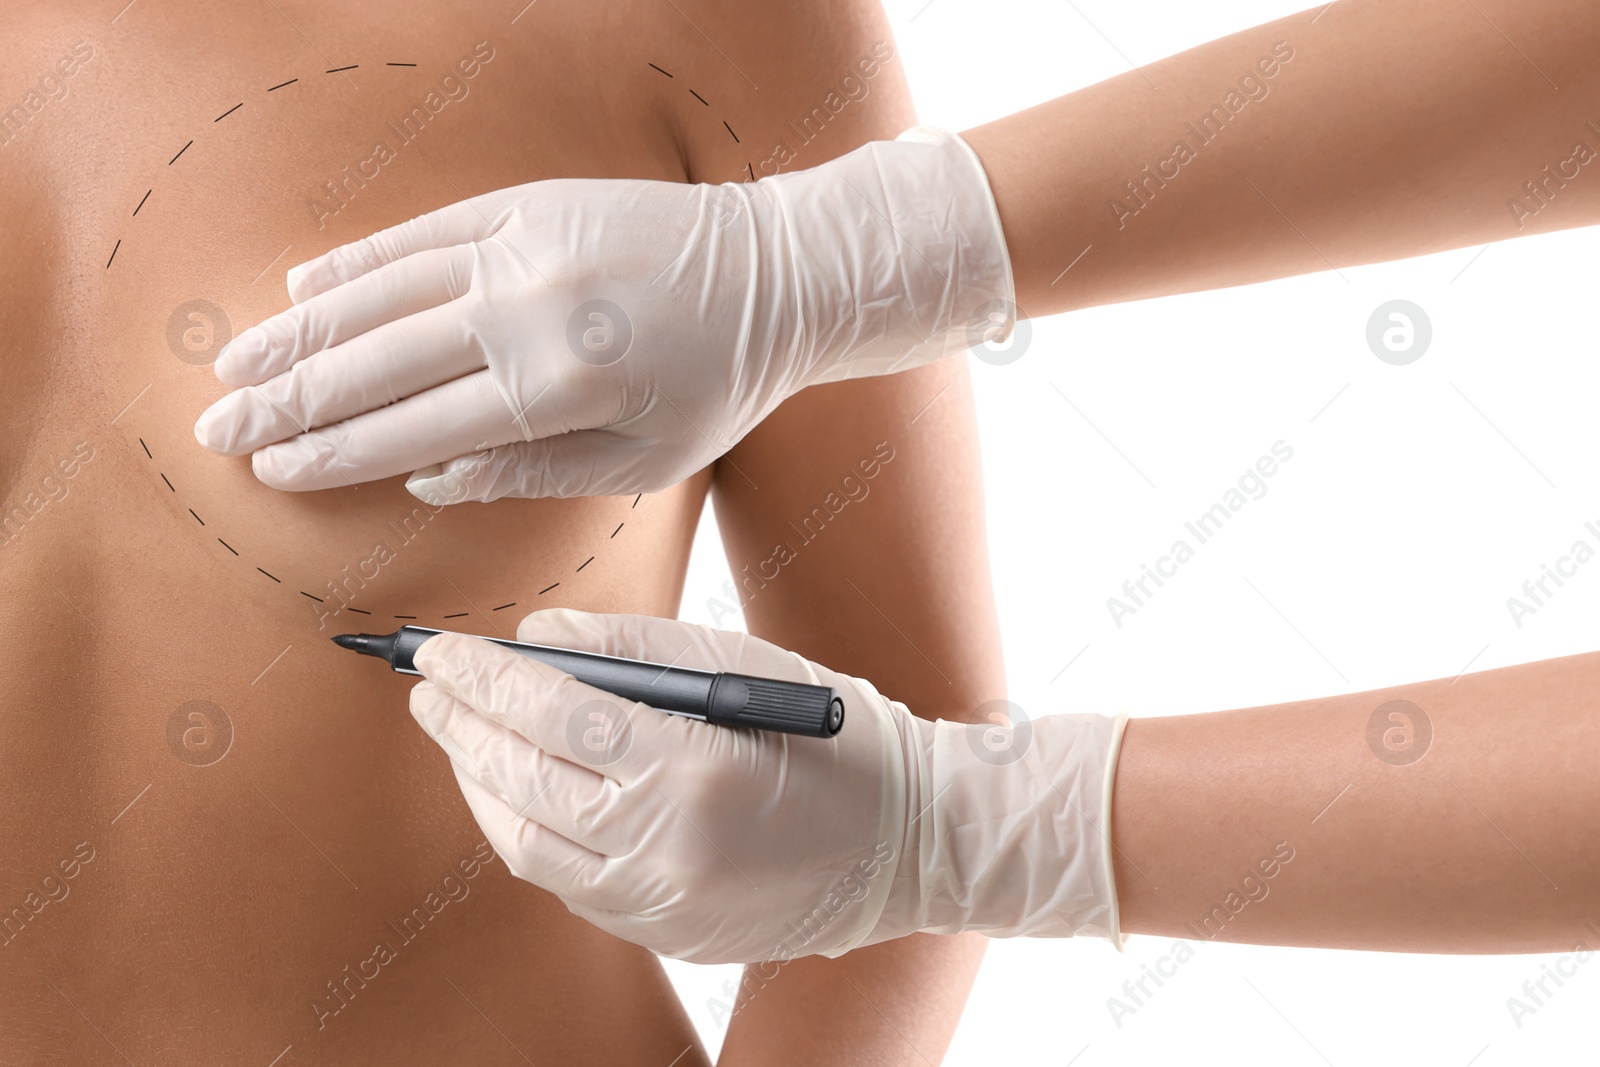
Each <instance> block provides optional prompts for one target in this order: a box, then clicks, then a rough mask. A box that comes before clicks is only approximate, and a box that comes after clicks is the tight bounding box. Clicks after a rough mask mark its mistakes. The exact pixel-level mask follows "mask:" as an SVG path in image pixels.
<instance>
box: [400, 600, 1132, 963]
mask: <svg viewBox="0 0 1600 1067" xmlns="http://www.w3.org/2000/svg"><path fill="white" fill-rule="evenodd" d="M518 639H519V640H522V641H529V642H534V643H538V644H548V645H558V646H565V647H568V648H575V649H579V650H583V651H591V652H600V653H604V654H607V655H613V656H627V657H630V658H637V659H648V660H654V661H657V662H663V663H666V662H670V663H673V664H675V665H677V666H683V667H694V668H699V669H701V670H714V671H715V670H721V671H733V672H737V673H742V674H749V675H763V676H767V677H774V678H781V679H787V680H791V681H800V682H809V683H812V684H818V685H825V686H832V687H833V688H834V689H836V690H837V691H838V692H839V694H840V695H841V697H843V700H844V704H845V722H844V728H843V729H842V730H841V731H840V733H839V734H838V736H836V737H834V738H831V739H827V740H823V739H820V738H814V737H797V736H793V735H788V734H778V733H772V732H767V731H757V730H745V729H737V728H730V727H723V726H712V725H708V724H706V723H703V722H698V721H695V720H693V719H687V718H682V717H679V716H673V715H667V714H664V713H662V712H658V711H656V710H654V709H652V708H648V707H646V706H644V705H642V704H635V703H632V702H630V701H627V700H624V699H622V698H620V697H615V696H611V695H610V694H607V693H604V692H602V691H600V690H597V689H592V688H590V687H588V686H586V685H583V684H582V683H579V682H577V681H576V680H574V679H573V678H571V677H570V676H568V675H563V674H561V673H560V672H558V671H556V670H554V669H553V668H550V667H547V666H545V665H543V664H541V663H538V662H535V661H533V660H530V659H527V658H525V657H523V656H519V655H517V654H515V653H513V652H510V651H507V650H505V649H502V648H500V647H498V646H496V645H493V644H491V643H489V642H486V641H482V640H479V639H477V638H472V637H465V636H462V635H457V634H444V635H440V636H437V637H433V638H430V639H429V640H428V641H427V642H426V643H425V644H424V645H423V646H422V648H421V649H420V650H419V651H418V653H417V656H416V666H417V668H418V669H419V670H421V671H422V672H423V673H424V674H425V675H426V676H427V678H428V681H425V682H422V683H419V684H418V685H417V686H416V688H415V689H413V691H412V698H411V710H412V714H413V715H414V716H415V717H416V719H417V721H418V722H420V723H421V724H422V726H423V727H424V729H426V730H427V731H428V733H429V734H430V735H432V736H433V738H434V739H435V740H436V741H438V742H439V744H440V745H441V746H442V747H443V748H444V750H445V752H447V753H448V754H449V756H450V760H451V762H452V764H453V765H454V768H455V773H456V779H457V781H458V782H459V783H460V785H461V789H462V792H463V793H464V794H465V796H466V800H467V803H468V805H469V806H470V807H471V809H472V812H473V814H474V815H475V816H476V817H477V820H478V824H479V825H480V826H481V827H482V829H483V832H484V833H485V834H486V835H487V836H488V839H489V841H490V843H491V844H493V846H494V847H495V850H496V851H497V852H498V853H499V854H500V857H501V858H502V859H503V860H504V861H505V864H506V866H507V867H508V868H509V869H510V870H511V871H512V872H513V873H514V874H516V875H517V876H519V877H521V878H523V879H526V880H527V881H530V882H533V883H534V884H536V885H538V886H541V887H543V888H544V889H547V890H549V891H550V892H552V893H555V894H556V895H557V896H559V897H560V898H561V899H562V900H563V901H564V902H565V903H566V905H567V907H568V908H569V909H571V910H572V911H573V912H574V913H575V914H577V915H580V916H582V917H583V918H585V919H588V920H589V921H590V922H592V923H594V924H595V925H597V926H599V927H601V928H602V929H604V930H606V931H608V932H610V933H612V934H615V935H616V936H618V937H622V938H625V939H627V940H629V941H633V942H636V943H638V944H640V945H643V946H645V947H646V948H650V949H653V950H655V951H656V952H658V953H661V954H662V955H666V956H674V957H678V958H681V959H687V960H692V961H695V962H701V963H722V962H754V961H758V960H785V959H792V958H796V957H799V956H806V955H811V954H823V955H828V956H836V955H839V954H842V953H844V952H846V951H848V950H850V949H852V948H855V947H857V946H860V945H870V944H874V943H876V942H880V941H886V940H889V939H891V938H896V937H902V936H904V935H906V934H910V933H915V932H917V931H930V932H935V933H955V932H958V931H962V930H979V931H983V932H985V933H988V934H992V935H996V936H1009V935H1032V936H1050V935H1056V936H1070V935H1073V934H1094V935H1098V936H1101V937H1106V938H1110V939H1112V940H1114V941H1116V940H1119V936H1120V935H1119V932H1118V920H1117V901H1116V892H1115V888H1114V885H1113V880H1112V871H1111V861H1110V826H1109V818H1110V801H1111V783H1112V779H1113V776H1114V774H1115V768H1116V754H1117V749H1118V746H1119V743H1120V738H1121V733H1122V726H1123V723H1124V722H1125V718H1124V717H1122V716H1118V717H1116V718H1110V717H1106V716H1099V715H1089V716H1053V717H1048V718H1043V719H1037V720H1034V721H1032V722H1031V723H1027V724H1022V725H1018V726H1014V727H1000V726H985V725H964V724H960V723H954V722H928V721H925V720H922V719H918V718H916V717H915V716H913V715H911V714H910V713H909V712H908V711H907V710H906V708H905V707H904V706H903V705H901V704H897V703H895V702H894V701H891V700H888V699H886V698H885V697H883V696H881V695H880V694H879V693H878V692H877V690H875V689H874V688H873V687H872V686H871V684H869V683H868V682H865V681H861V680H860V679H856V678H850V677H847V676H845V675H841V674H836V673H834V672H833V671H830V670H828V669H827V668H825V667H820V666H818V665H816V664H814V663H810V662H808V661H806V660H804V659H802V658H801V657H799V656H797V655H795V654H794V653H792V652H786V651H784V650H782V649H780V648H777V647H776V646H774V645H771V644H768V643H767V642H765V641H762V640H759V639H757V638H754V637H750V636H748V635H745V634H738V633H728V632H724V631H719V630H710V629H706V628H704V627H700V626H693V625H689V624H686V623H680V622H674V621H671V620H667V619H657V618H650V617H645V616H634V615H591V614H586V613H583V612H577V611H568V610H552V611H542V612H538V613H535V614H533V615H530V616H528V618H526V619H525V620H523V623H522V626H521V627H520V628H519V630H518Z"/></svg>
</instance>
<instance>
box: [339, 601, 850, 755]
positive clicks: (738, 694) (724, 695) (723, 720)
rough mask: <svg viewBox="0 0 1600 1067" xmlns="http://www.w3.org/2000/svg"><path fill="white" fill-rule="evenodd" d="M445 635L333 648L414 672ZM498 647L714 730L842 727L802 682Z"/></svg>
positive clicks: (818, 692) (820, 731) (823, 695)
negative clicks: (416, 660) (417, 660)
mask: <svg viewBox="0 0 1600 1067" xmlns="http://www.w3.org/2000/svg"><path fill="white" fill-rule="evenodd" d="M446 632H448V631H445V630H430V629H427V628H426V627H423V626H402V627H401V628H400V629H399V630H398V631H397V632H395V633H392V634H340V635H339V636H338V637H335V638H334V639H333V641H334V643H335V644H337V645H338V646H339V647H340V648H348V649H350V650H351V651H352V652H359V653H361V654H362V655H364V656H377V657H378V658H379V659H382V660H388V662H389V666H391V667H393V668H394V670H395V671H396V672H397V673H399V674H415V675H419V676H420V675H421V673H422V672H421V671H419V670H417V668H416V666H415V665H414V664H413V663H412V657H414V656H415V655H416V654H417V649H419V648H421V647H422V642H424V641H426V640H427V639H428V638H430V637H432V636H433V635H434V634H439V633H446ZM483 640H485V641H493V642H494V643H495V644H497V645H499V646H500V647H502V648H509V649H510V650H511V651H513V652H517V653H520V654H522V655H524V656H527V657H528V658H529V659H536V660H538V661H539V662H541V663H547V664H549V665H550V666H552V667H554V668H555V669H556V670H558V671H563V672H565V673H567V674H570V675H572V676H573V677H574V678H576V679H578V681H580V682H583V683H584V684H585V685H592V686H594V687H595V688H596V689H604V690H605V691H606V692H608V693H614V694H616V695H617V696H619V697H622V698H623V699H624V700H637V701H639V702H640V703H641V704H648V705H650V706H651V707H652V708H656V709H658V710H660V711H665V712H670V713H671V714H673V715H687V716H689V717H690V718H694V719H702V720H704V721H706V722H711V723H716V724H718V725H720V726H754V727H757V728H758V729H762V730H777V731H779V732H781V733H786V734H802V735H804V736H806V737H832V736H833V735H834V734H836V733H838V732H839V728H840V727H842V726H843V725H844V701H842V700H840V699H839V694H838V693H837V692H835V691H834V690H832V689H830V688H828V687H826V686H821V685H807V684H805V683H803V682H782V681H778V680H777V679H774V678H752V677H751V676H749V675H747V674H729V673H727V672H725V671H697V670H691V669H690V668H688V667H669V666H667V665H666V664H662V663H647V662H645V661H644V660H637V659H622V658H621V657H619V656H602V655H599V654H598V653H594V652H575V651H573V650H572V649H569V648H553V647H551V646H549V645H528V644H523V643H522V642H520V641H502V640H500V639H498V638H494V637H485V638H483Z"/></svg>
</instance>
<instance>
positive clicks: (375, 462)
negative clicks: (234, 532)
mask: <svg viewBox="0 0 1600 1067" xmlns="http://www.w3.org/2000/svg"><path fill="white" fill-rule="evenodd" d="M521 436H522V431H521V430H520V429H518V428H517V425H516V424H515V423H514V422H513V421H512V420H511V417H510V413H509V412H508V411H507V410H506V404H505V400H504V399H503V398H502V396H501V395H500V391H499V390H498V389H497V388H495V384H494V382H493V380H492V379H491V378H490V376H489V372H488V371H486V370H485V371H479V372H477V373H476V374H469V375H466V376H465V377H462V378H456V379H455V380H454V381H448V382H445V383H444V384H443V385H436V386H434V387H433V388H432V389H428V390H426V391H424V392H421V393H418V394H417V395H416V396H411V397H407V398H406V399H404V400H402V401H400V402H399V403H397V404H391V405H389V406H388V407H382V408H379V409H377V410H376V411H369V412H366V413H365V414H362V415H357V416H356V417H355V418H353V419H346V420H345V421H344V422H336V423H334V424H333V425H331V426H324V427H322V428H321V429H319V430H313V431H311V432H310V433H305V434H301V435H300V436H298V437H294V438H291V439H290V440H287V441H283V442H280V443H279V444H275V445H268V446H267V447H265V448H262V449H259V450H258V451H256V452H255V454H254V455H252V456H251V457H250V458H251V465H252V466H253V467H254V469H255V472H256V477H257V478H259V479H260V480H261V481H262V482H263V483H265V484H267V485H270V486H272V487H273V488H274V489H286V490H290V491H294V492H304V491H307V490H312V489H333V488H337V487H339V486H342V485H354V484H356V483H358V482H371V481H376V480H377V479H379V478H391V477H393V476H394V475H397V474H406V473H409V472H410V471H413V470H416V469H417V468H418V467H423V466H426V465H428V464H430V463H437V462H439V461H440V460H443V459H445V458H447V457H449V456H459V455H463V454H465V453H470V452H475V451H478V450H480V449H484V448H490V447H493V446H495V445H502V444H505V443H506V442H508V441H513V440H516V439H517V438H519V437H521Z"/></svg>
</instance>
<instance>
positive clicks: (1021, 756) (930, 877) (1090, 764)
mask: <svg viewBox="0 0 1600 1067" xmlns="http://www.w3.org/2000/svg"><path fill="white" fill-rule="evenodd" d="M1126 723H1127V716H1126V714H1121V715H1117V716H1115V717H1111V716H1105V715H1053V716H1048V717H1045V718H1041V719H1036V720H1032V721H1026V720H1024V721H1020V722H1017V723H1014V724H1012V725H1010V726H1002V725H981V724H979V725H966V724H961V723H954V722H940V723H937V724H936V725H935V727H934V729H933V736H932V740H931V745H930V746H929V750H928V772H929V773H928V780H927V781H925V782H924V783H923V789H924V803H928V802H930V801H931V803H930V806H929V809H928V811H927V813H926V814H925V815H924V816H923V817H922V820H921V822H922V826H921V834H920V839H919V848H918V856H917V860H918V865H917V872H916V874H917V878H918V890H919V893H918V900H917V905H916V907H915V909H914V911H915V920H914V921H915V923H916V925H914V926H913V929H923V930H927V931H929V932H933V933H957V932H960V931H963V930H977V931H980V932H982V933H986V934H989V935H990V936H992V937H1018V936H1029V937H1072V936H1079V935H1093V936H1097V937H1103V938H1106V939H1107V940H1110V941H1111V942H1112V943H1113V944H1116V945H1118V947H1119V948H1120V946H1121V943H1122V935H1121V929H1120V918H1119V914H1118V908H1117V894H1116V884H1115V876H1114V870H1113V865H1112V844H1111V802H1112V787H1113V785H1114V783H1115V776H1116V762H1117V757H1118V755H1119V753H1120V749H1121V739H1122V734H1123V730H1124V728H1125V726H1126Z"/></svg>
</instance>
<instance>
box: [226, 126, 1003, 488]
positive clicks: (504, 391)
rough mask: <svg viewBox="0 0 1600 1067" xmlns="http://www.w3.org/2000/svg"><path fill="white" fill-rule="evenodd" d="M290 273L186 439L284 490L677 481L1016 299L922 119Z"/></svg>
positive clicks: (551, 190)
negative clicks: (775, 413) (391, 482)
mask: <svg viewBox="0 0 1600 1067" xmlns="http://www.w3.org/2000/svg"><path fill="white" fill-rule="evenodd" d="M289 292H290V296H291V297H292V299H293V300H294V302H295V306H294V307H293V308H291V309H290V310H288V311H285V312H283V313H282V314H279V315H275V316H273V317H272V318H269V319H267V320H266V321H265V322H262V323H261V324H259V325H258V326H255V327H252V328H251V329H248V330H245V331H244V332H242V333H241V334H240V335H239V336H238V337H236V338H235V339H234V340H233V342H232V343H231V344H230V345H228V347H227V348H226V350H225V351H224V352H223V353H222V354H221V355H220V356H219V357H218V359H217V362H216V365H215V369H216V374H217V376H218V377H219V378H220V379H221V380H222V381H223V382H225V383H227V384H228V385H232V386H238V387H240V388H238V389H237V390H236V391H235V392H232V393H230V394H229V395H227V396H226V397H224V398H223V399H221V400H219V401H218V402H217V403H216V404H214V405H212V407H211V408H209V409H208V410H207V411H206V412H205V413H204V414H203V415H201V417H200V419H199V421H198V422H197V423H196V424H195V436H196V437H197V438H198V440H199V441H200V443H201V444H202V445H204V446H205V447H207V448H210V449H213V450H215V451H218V452H222V453H224V454H226V455H245V454H247V453H249V454H252V463H253V466H254V469H255V472H256V475H257V477H259V478H260V479H261V480H262V481H263V482H265V483H266V484H268V485H270V486H274V487H276V488H279V489H291V490H308V489H326V488H330V487H336V486H342V485H346V484H352V483H356V482H363V481H371V480H373V479H377V478H386V477H390V476H392V475H396V474H404V473H408V472H415V473H414V474H413V476H412V477H411V478H410V479H409V480H408V483H407V485H408V488H410V489H411V491H412V492H413V493H414V494H415V495H417V496H418V497H420V498H421V499H423V500H424V501H427V502H429V503H433V504H439V505H442V504H446V503H454V502H457V501H460V500H493V499H496V498H498V497H502V496H523V497H542V496H556V497H570V496H604V495H617V494H632V493H636V492H649V491H655V490H659V489H663V488H665V487H667V486H669V485H672V484H674V483H676V482H678V481H681V480H682V479H684V478H686V477H688V476H689V475H691V474H693V473H694V472H695V471H697V470H699V469H700V468H702V467H704V466H706V465H707V464H708V463H710V462H711V461H712V460H714V459H716V458H717V457H718V456H720V455H722V453H724V452H725V451H727V450H728V449H729V448H731V447H732V446H733V445H734V444H736V443H737V442H738V441H739V439H740V438H742V437H743V436H744V435H745V434H746V433H748V432H749V431H750V430H751V429H752V428H754V427H755V425H756V424H757V423H759V422H760V421H761V420H762V419H763V418H764V417H765V416H766V415H767V414H768V413H769V412H770V411H771V410H772V409H773V408H775V407H777V405H778V404H780V403H781V402H782V401H783V400H785V399H786V398H787V397H789V396H790V395H792V394H793V393H795V392H797V391H799V390H800V389H803V388H805V387H806V386H808V385H813V384H817V383H821V382H831V381H839V380H842V379H846V378H852V377H856V376H860V375H870V374H885V373H888V372H890V371H892V370H901V369H907V368H910V367H913V366H916V365H918V364H921V363H927V362H931V361H933V360H936V359H940V358H943V357H944V356H946V355H949V354H953V353H957V352H963V351H965V350H966V349H967V347H968V345H969V343H970V338H969V333H970V332H972V331H973V330H976V331H978V333H979V339H980V340H998V339H1003V338H1004V336H1007V335H1009V331H1010V328H1011V323H1012V321H1013V319H1014V310H1010V309H1013V307H1014V305H1013V287H1012V278H1011V267H1010V261H1009V259H1008V256H1007V252H1006V246H1005V238H1004V234H1003V233H1002V231H1001V228H1000V219H999V215H998V213H997V211H996V208H995V204H994V198H993V196H992V194H991V193H990V190H989V185H988V179H987V178H986V176H985V174H984V171H983V167H982V164H980V163H979V161H978V157H977V156H976V155H975V154H974V153H973V152H972V150H971V149H970V148H968V147H967V145H966V143H965V142H963V141H962V140H961V139H960V138H959V137H957V136H955V135H954V134H952V133H948V132H944V131H938V130H931V129H926V128H923V127H916V128H913V129H911V130H908V131H906V133H904V134H902V135H901V137H900V138H899V139H897V140H894V141H875V142H872V143H869V144H866V145H863V146H862V147H861V148H858V149H857V150H855V151H854V152H851V153H849V154H848V155H845V156H841V157H840V158H838V159H835V160H832V161H830V162H828V163H825V164H822V165H821V166H818V167H814V168H812V169H810V170H802V171H795V172H793V173H789V174H781V175H776V176H773V177H769V178H763V179H761V180H760V181H758V182H753V183H744V184H741V183H734V182H730V183H726V184H723V185H704V184H701V185H685V184H681V183H676V182H660V181H634V180H622V179H557V180H550V181H539V182H533V183H531V184H528V185H522V186H517V187H515V188H511V189H503V190H500V191H498V192H494V193H490V194H487V195H485V196H480V197H476V198H474V199H472V200H468V201H464V202H462V203H459V204H454V205H451V206H449V207H446V208H443V209H441V210H438V211H434V212H432V213H430V214H426V215H422V216H420V217H418V218H416V219H413V220H411V221H410V222H407V223H404V224H402V225H400V226H396V227H394V228H392V229H388V230H384V231H382V232H380V233H377V234H374V235H373V236H371V237H368V238H366V239H365V240H362V241H357V242H355V243H354V244H350V245H345V246H344V247H341V248H336V249H334V250H333V251H331V252H329V253H327V254H326V255H324V256H322V257H320V258H318V259H315V260H312V261H311V262H309V263H304V264H301V265H300V266H298V267H296V268H294V269H293V270H291V271H290V272H289ZM446 485H450V486H452V487H453V490H454V491H453V492H451V493H446V492H445V490H444V486H446ZM461 487H464V491H462V488H461Z"/></svg>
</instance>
